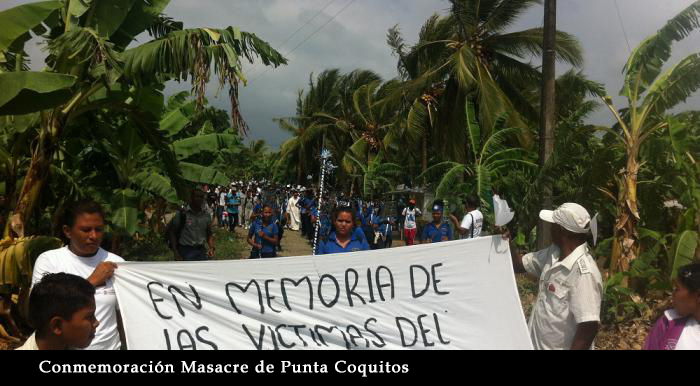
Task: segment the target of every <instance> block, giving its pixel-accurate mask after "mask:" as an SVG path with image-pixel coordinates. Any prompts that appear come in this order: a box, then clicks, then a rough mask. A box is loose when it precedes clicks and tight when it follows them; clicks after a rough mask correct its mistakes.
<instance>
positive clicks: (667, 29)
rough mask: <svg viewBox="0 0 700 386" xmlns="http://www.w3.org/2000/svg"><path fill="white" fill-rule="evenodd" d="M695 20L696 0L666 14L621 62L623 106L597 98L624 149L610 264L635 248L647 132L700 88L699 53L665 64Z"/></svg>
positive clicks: (617, 266) (699, 16)
mask: <svg viewBox="0 0 700 386" xmlns="http://www.w3.org/2000/svg"><path fill="white" fill-rule="evenodd" d="M698 26H700V0H698V1H694V2H693V3H692V4H691V5H690V6H688V7H687V8H686V9H684V10H683V11H681V12H680V13H679V14H678V15H677V16H675V17H674V18H672V19H671V20H669V21H668V22H667V23H666V25H664V26H663V27H662V28H661V29H660V30H659V31H658V32H657V33H656V34H654V35H652V36H650V37H648V38H647V39H646V40H644V41H643V42H642V43H641V44H640V45H639V46H638V47H637V48H636V49H635V50H634V51H633V52H632V54H631V55H630V58H629V60H628V62H627V64H626V65H625V68H624V71H623V72H624V74H625V81H624V86H623V89H622V91H621V95H622V96H624V97H625V98H626V99H627V102H628V108H627V109H626V110H624V111H620V110H618V109H617V108H616V107H615V106H614V104H613V101H612V98H610V97H604V98H603V101H604V102H605V104H606V106H608V108H609V109H610V111H611V112H612V114H613V116H614V117H615V119H616V120H617V122H618V127H619V129H618V130H609V132H610V133H612V134H613V135H614V137H615V138H616V139H617V140H618V141H619V143H620V144H621V145H622V146H623V147H624V149H625V150H626V158H627V161H626V167H625V169H624V171H623V173H622V178H620V179H619V185H620V187H619V188H620V195H619V199H618V205H617V206H618V215H617V216H618V217H617V223H616V225H615V243H614V244H613V252H612V257H611V270H612V272H613V273H615V272H628V271H629V269H630V265H631V263H632V261H634V260H635V259H636V258H637V257H638V256H639V253H640V240H639V233H638V230H637V226H638V224H639V222H640V220H641V215H640V210H639V208H640V203H639V201H638V198H637V197H638V195H637V185H638V175H639V171H640V168H641V165H642V163H643V161H644V160H640V150H641V148H642V146H644V145H645V143H646V142H647V140H648V139H649V138H650V136H652V135H654V134H655V133H657V132H658V131H660V130H663V129H666V128H668V123H667V122H666V120H665V119H664V115H665V114H666V113H667V112H668V111H670V110H672V109H673V108H674V107H676V106H677V105H679V104H681V103H683V102H685V101H686V100H687V99H688V98H689V97H690V96H691V95H692V94H693V93H694V92H695V91H696V90H698V88H700V53H693V54H691V55H689V56H687V57H686V58H685V59H683V60H681V61H680V62H679V63H677V64H676V65H674V66H671V67H670V68H669V69H668V70H666V71H665V72H662V71H663V70H664V66H665V64H666V62H667V61H668V60H669V59H670V58H671V51H672V45H673V43H675V42H678V41H680V40H682V39H684V38H686V37H687V36H689V35H690V34H691V32H692V31H693V30H694V29H695V28H697V27H698Z"/></svg>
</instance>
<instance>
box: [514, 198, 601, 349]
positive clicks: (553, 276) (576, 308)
mask: <svg viewBox="0 0 700 386" xmlns="http://www.w3.org/2000/svg"><path fill="white" fill-rule="evenodd" d="M540 218H541V219H542V220H543V221H546V222H549V223H551V224H553V225H552V242H553V245H552V246H551V247H549V248H547V249H545V250H542V251H539V252H537V253H530V254H527V255H525V256H522V255H520V253H519V251H518V248H517V246H516V245H515V244H512V243H511V247H510V250H511V255H512V258H513V267H514V269H515V272H516V273H527V274H529V275H531V276H532V277H534V278H537V279H538V280H539V293H538V296H537V301H536V303H535V305H534V307H533V309H532V314H531V315H530V321H529V323H528V325H529V328H530V337H531V338H532V343H533V345H534V347H535V349H537V350H590V349H592V348H593V342H594V340H595V337H596V335H597V334H598V328H599V325H600V308H601V302H602V297H603V280H602V276H601V274H600V271H599V270H598V266H597V264H596V262H595V260H594V259H593V256H592V255H591V249H590V248H589V246H588V243H587V236H588V233H589V232H590V229H591V227H590V225H591V216H590V215H589V214H588V212H587V211H586V209H585V208H583V207H582V206H581V205H578V204H572V203H569V204H564V205H562V206H560V207H559V208H558V209H557V210H555V211H549V210H543V211H542V212H540ZM503 237H504V239H508V240H509V239H510V232H509V231H508V230H506V231H505V233H504V234H503Z"/></svg>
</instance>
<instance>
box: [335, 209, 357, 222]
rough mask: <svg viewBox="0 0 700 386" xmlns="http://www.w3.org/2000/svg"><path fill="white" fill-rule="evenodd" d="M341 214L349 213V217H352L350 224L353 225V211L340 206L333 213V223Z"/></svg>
mask: <svg viewBox="0 0 700 386" xmlns="http://www.w3.org/2000/svg"><path fill="white" fill-rule="evenodd" d="M341 213H350V216H352V224H353V225H355V211H354V210H352V208H350V207H349V206H342V207H338V208H336V209H335V211H333V222H336V220H338V216H340V214H341Z"/></svg>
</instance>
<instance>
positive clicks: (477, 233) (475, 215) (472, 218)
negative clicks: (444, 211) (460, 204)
mask: <svg viewBox="0 0 700 386" xmlns="http://www.w3.org/2000/svg"><path fill="white" fill-rule="evenodd" d="M464 208H465V209H466V211H467V214H466V215H464V218H463V219H462V222H461V223H460V222H459V220H457V217H455V216H454V215H450V220H451V221H452V225H454V227H455V230H456V231H457V233H459V234H460V235H462V238H464V239H476V238H478V237H481V230H482V228H483V226H484V215H483V214H482V213H481V211H479V198H478V197H473V196H470V197H469V198H467V199H466V200H465V201H464Z"/></svg>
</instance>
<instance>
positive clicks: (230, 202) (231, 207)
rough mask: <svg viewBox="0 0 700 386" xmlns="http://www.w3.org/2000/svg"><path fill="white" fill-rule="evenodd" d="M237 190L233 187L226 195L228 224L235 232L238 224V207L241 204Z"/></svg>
mask: <svg viewBox="0 0 700 386" xmlns="http://www.w3.org/2000/svg"><path fill="white" fill-rule="evenodd" d="M237 190H238V189H236V188H235V187H233V188H232V189H231V190H230V191H229V193H228V194H227V195H226V212H227V213H228V226H229V230H230V231H231V232H235V231H236V227H237V226H238V208H239V207H240V205H241V200H240V198H239V197H238V192H237Z"/></svg>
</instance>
